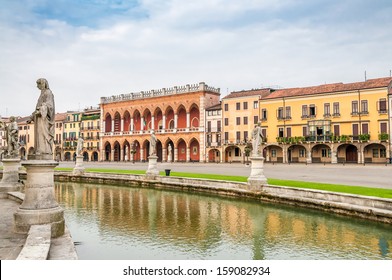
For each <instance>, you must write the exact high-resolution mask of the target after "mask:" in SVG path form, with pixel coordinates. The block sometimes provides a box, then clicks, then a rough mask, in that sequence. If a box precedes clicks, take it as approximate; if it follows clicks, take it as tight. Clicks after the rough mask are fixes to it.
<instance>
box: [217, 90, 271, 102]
mask: <svg viewBox="0 0 392 280" xmlns="http://www.w3.org/2000/svg"><path fill="white" fill-rule="evenodd" d="M271 91H273V89H270V88H262V89H252V90H242V91H233V92H231V93H230V94H229V95H226V96H225V97H223V98H222V99H229V98H238V97H245V96H254V95H260V96H261V98H263V97H265V96H267V95H268V94H270V93H271Z"/></svg>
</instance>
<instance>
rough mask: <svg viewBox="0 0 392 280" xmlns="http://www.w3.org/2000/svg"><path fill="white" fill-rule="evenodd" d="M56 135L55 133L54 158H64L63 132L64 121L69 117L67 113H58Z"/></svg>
mask: <svg viewBox="0 0 392 280" xmlns="http://www.w3.org/2000/svg"><path fill="white" fill-rule="evenodd" d="M54 119H55V135H54V159H55V160H57V161H60V160H63V133H64V131H63V130H64V121H65V120H66V119H67V113H57V114H56V115H55V118H54Z"/></svg>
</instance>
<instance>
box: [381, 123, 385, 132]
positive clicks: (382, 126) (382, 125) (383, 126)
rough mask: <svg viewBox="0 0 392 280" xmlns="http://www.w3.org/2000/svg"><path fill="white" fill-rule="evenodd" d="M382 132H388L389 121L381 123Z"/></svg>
mask: <svg viewBox="0 0 392 280" xmlns="http://www.w3.org/2000/svg"><path fill="white" fill-rule="evenodd" d="M380 133H387V123H380Z"/></svg>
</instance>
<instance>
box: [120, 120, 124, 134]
mask: <svg viewBox="0 0 392 280" xmlns="http://www.w3.org/2000/svg"><path fill="white" fill-rule="evenodd" d="M123 131H124V119H121V129H120V132H123Z"/></svg>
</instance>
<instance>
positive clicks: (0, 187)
mask: <svg viewBox="0 0 392 280" xmlns="http://www.w3.org/2000/svg"><path fill="white" fill-rule="evenodd" d="M2 162H3V179H2V180H1V182H0V193H4V192H14V191H20V190H22V188H23V184H21V183H20V182H19V167H20V159H18V158H5V159H3V160H2Z"/></svg>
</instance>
